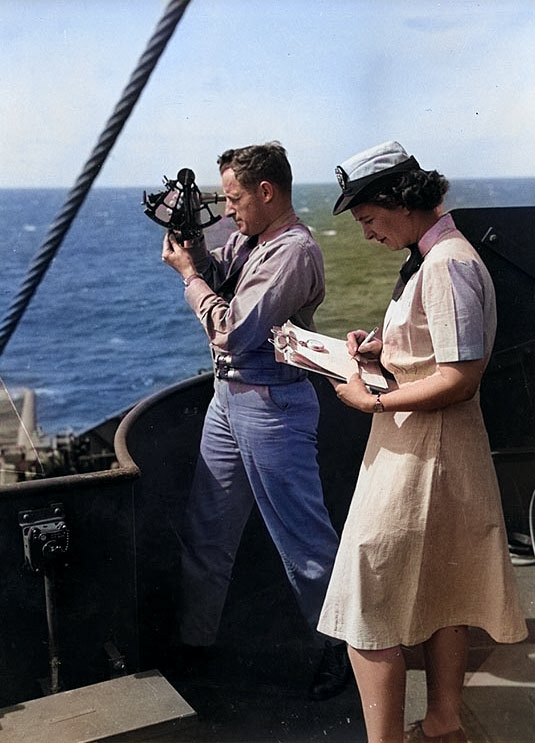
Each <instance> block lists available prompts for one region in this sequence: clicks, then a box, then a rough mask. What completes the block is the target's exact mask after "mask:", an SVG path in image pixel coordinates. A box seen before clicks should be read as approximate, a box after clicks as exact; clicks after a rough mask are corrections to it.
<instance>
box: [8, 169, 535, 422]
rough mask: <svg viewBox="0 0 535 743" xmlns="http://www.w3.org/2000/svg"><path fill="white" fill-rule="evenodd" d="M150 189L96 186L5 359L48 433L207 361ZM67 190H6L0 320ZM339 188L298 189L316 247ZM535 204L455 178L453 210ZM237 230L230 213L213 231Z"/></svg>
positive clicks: (122, 406)
mask: <svg viewBox="0 0 535 743" xmlns="http://www.w3.org/2000/svg"><path fill="white" fill-rule="evenodd" d="M142 190H143V189H142V188H121V189H117V190H114V189H108V188H105V189H104V188H95V189H93V190H92V191H91V192H90V193H89V195H88V197H87V199H86V201H85V203H84V205H83V206H82V208H81V209H80V211H79V213H78V216H77V218H76V220H75V221H74V223H73V225H72V226H71V228H70V230H69V232H68V233H67V235H66V237H65V239H64V241H63V244H62V245H61V247H60V249H59V250H58V252H57V254H56V256H55V258H54V260H53V261H52V263H51V265H50V267H49V269H48V271H47V273H46V274H45V276H44V278H43V280H42V281H41V284H40V286H39V287H38V289H37V292H36V293H35V295H34V297H33V299H32V301H31V302H30V305H29V306H28V308H27V310H26V312H25V314H24V316H23V317H22V319H21V321H20V322H19V325H18V327H17V329H16V330H15V332H14V333H13V335H12V337H11V339H10V340H9V342H8V344H7V346H6V347H5V349H4V352H3V353H2V355H1V356H0V377H1V378H2V380H3V382H4V384H5V385H6V387H7V388H8V390H12V391H14V390H16V389H18V388H21V387H25V388H30V389H33V390H34V391H35V393H36V414H37V419H38V422H39V425H40V427H41V429H42V430H43V431H44V432H46V433H48V434H55V433H57V432H60V431H61V432H63V431H65V430H70V431H72V432H74V433H75V434H78V433H81V432H83V431H86V430H88V429H90V428H91V427H93V426H95V425H97V424H98V423H100V422H102V421H104V420H105V419H106V418H108V417H110V416H112V415H115V414H117V413H120V412H123V411H125V410H127V409H129V408H130V407H132V406H133V405H134V404H135V403H136V402H138V401H139V400H141V399H143V398H145V397H147V396H148V395H150V394H152V393H154V392H156V391H158V390H160V389H162V388H164V387H166V386H168V385H170V384H173V383H175V382H177V381H180V380H183V379H186V378H188V377H190V376H192V375H195V374H197V373H199V372H200V371H203V370H206V369H209V368H210V354H209V351H208V344H207V340H206V337H205V334H204V331H203V330H202V328H201V327H200V324H199V323H198V321H197V320H196V318H195V317H194V316H193V313H192V312H191V310H190V309H189V307H188V306H187V305H186V304H185V302H184V301H183V297H182V295H183V289H182V283H181V281H180V279H179V277H178V275H177V274H176V273H175V272H174V271H172V269H170V268H169V266H167V265H165V264H164V263H162V261H161V257H160V256H161V243H162V238H163V234H164V230H163V228H162V227H159V226H158V225H156V224H155V223H154V222H152V221H151V220H149V219H148V218H147V217H146V216H145V215H144V213H143V208H142V206H141V198H142ZM154 190H158V187H156V188H155V189H154ZM66 195H67V190H62V189H31V188H28V189H16V190H8V189H4V190H1V191H0V236H1V237H0V240H1V243H0V256H1V258H0V260H1V263H0V266H1V268H0V317H2V318H3V317H4V316H5V313H6V312H7V310H8V308H9V307H10V305H11V302H12V301H13V299H14V297H15V296H16V294H17V292H18V290H19V288H20V286H21V284H22V282H23V280H24V279H25V277H26V272H27V270H28V267H29V265H30V263H31V261H32V259H33V258H34V256H35V255H36V253H37V252H38V250H39V248H40V246H41V244H42V242H43V240H44V238H45V236H46V234H47V230H48V228H49V225H50V224H51V223H52V222H53V220H54V219H55V218H56V216H57V214H58V212H59V211H60V209H61V208H62V206H63V203H64V200H65V197H66ZM337 195H338V186H337V185H336V184H335V183H333V184H325V185H317V184H316V185H296V186H295V187H294V206H295V208H296V211H297V212H298V213H299V215H300V216H301V217H302V218H303V220H304V221H305V222H306V223H307V224H310V225H311V226H312V227H313V229H314V231H315V234H316V237H317V239H318V242H319V243H320V245H322V236H324V235H325V236H327V235H328V236H329V240H330V241H332V238H333V235H334V237H335V234H334V233H336V230H337V229H338V223H337V222H336V220H335V221H333V218H332V216H331V213H330V211H331V207H332V204H333V203H334V201H335V199H336V197H337ZM533 204H535V179H501V180H462V181H452V182H451V189H450V192H449V194H448V197H447V201H446V208H448V209H450V208H454V207H461V206H462V207H475V206H526V205H533ZM225 223H226V224H225ZM230 227H231V226H230V225H229V224H228V220H224V222H223V223H219V224H218V226H217V228H216V229H218V230H220V229H222V230H223V231H225V230H226V231H229V230H230ZM353 229H354V228H353ZM208 232H209V231H208ZM211 239H212V241H214V240H215V237H214V236H212V238H211ZM322 247H323V245H322ZM320 329H321V328H320Z"/></svg>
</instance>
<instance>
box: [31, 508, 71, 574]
mask: <svg viewBox="0 0 535 743" xmlns="http://www.w3.org/2000/svg"><path fill="white" fill-rule="evenodd" d="M19 525H20V527H21V528H22V539H23V543H24V561H25V563H26V565H27V566H28V567H29V568H30V570H32V571H33V572H34V573H40V572H42V571H43V570H45V569H46V568H47V567H48V566H49V565H51V564H52V563H53V564H55V565H57V563H58V560H60V559H61V558H63V557H64V556H65V555H66V553H67V552H68V550H69V541H70V532H69V529H68V527H67V524H66V523H65V509H64V507H63V504H62V503H52V504H51V505H50V506H46V507H45V508H36V509H33V510H25V511H19Z"/></svg>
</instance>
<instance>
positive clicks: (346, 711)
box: [158, 543, 535, 743]
mask: <svg viewBox="0 0 535 743" xmlns="http://www.w3.org/2000/svg"><path fill="white" fill-rule="evenodd" d="M251 549H252V547H251V545H245V547H244V550H243V554H244V556H245V555H248V561H249V560H250V559H251V557H253V558H254V554H255V551H257V552H258V554H259V553H260V552H262V551H263V550H265V549H267V550H269V545H268V544H267V543H266V544H259V545H256V550H253V552H252V553H251ZM267 562H269V560H268V561H266V560H265V559H264V563H262V561H258V562H257V563H255V564H257V565H260V566H261V565H262V564H267ZM236 568H237V570H238V571H240V573H242V574H240V576H239V580H237V581H236V582H235V585H240V586H241V588H240V591H241V593H242V595H241V596H236V595H234V596H232V597H231V600H230V601H229V602H228V610H227V611H226V613H225V616H224V620H223V625H222V628H221V632H220V637H219V640H218V643H217V645H216V647H215V648H213V650H212V651H211V652H210V653H208V654H206V656H205V657H204V658H202V659H200V660H199V661H198V662H197V663H193V664H187V665H186V666H184V665H183V664H181V663H180V659H179V658H178V657H177V658H170V663H169V667H168V668H166V669H161V670H162V673H163V674H164V675H165V676H166V678H167V679H168V680H169V681H170V682H171V683H172V684H173V686H174V687H175V688H176V689H177V690H178V691H179V693H180V694H181V695H182V696H183V697H184V699H185V700H186V701H187V702H188V703H189V704H190V705H191V706H192V707H193V708H194V709H195V710H196V712H197V715H198V717H197V720H196V722H195V723H194V724H193V725H191V726H188V728H187V729H184V730H182V731H181V732H180V733H175V734H174V735H169V736H166V737H164V738H161V740H162V741H166V742H167V743H178V741H187V742H188V743H193V742H198V743H201V741H202V743H211V742H212V741H213V742H214V743H216V742H219V743H221V742H223V741H232V742H233V743H236V742H237V741H247V742H248V743H253V741H255V742H262V743H268V741H269V742H271V741H273V742H274V741H288V742H291V743H313V742H314V741H326V742H327V743H350V742H351V743H359V742H364V741H366V733H365V727H364V722H363V718H362V709H361V705H360V700H359V697H358V694H357V690H356V686H355V684H354V682H352V683H351V684H350V685H349V686H348V687H347V688H346V690H345V691H344V692H343V693H342V694H340V695H339V696H338V697H335V698H333V699H330V700H328V701H323V702H313V701H310V700H308V699H307V695H306V692H307V686H308V683H309V682H310V679H311V677H312V674H313V672H314V668H315V665H316V663H317V662H318V658H319V654H318V651H317V650H314V649H312V648H311V646H310V643H309V642H308V641H307V637H306V629H305V628H304V627H303V625H302V624H301V620H300V617H299V615H298V613H297V611H296V612H295V614H291V613H290V612H289V611H288V606H289V605H291V603H290V602H289V601H288V596H284V595H283V594H284V589H281V585H282V584H281V583H277V584H276V585H275V584H274V585H271V586H270V585H269V583H268V582H267V581H268V580H269V579H268V573H266V575H265V576H264V575H262V572H261V571H259V572H257V573H255V574H254V575H253V574H252V573H253V571H251V570H250V562H249V564H248V565H246V564H244V562H241V563H240V562H239V561H238V563H237V566H236ZM247 568H249V569H247ZM515 574H516V578H517V581H518V585H519V588H520V593H521V597H522V601H523V606H524V609H525V615H526V618H527V622H528V628H529V637H528V638H527V639H526V640H525V641H524V642H523V643H519V644H515V645H510V646H506V645H497V644H496V643H494V642H493V641H492V640H490V638H489V637H488V636H487V635H486V633H484V632H482V631H477V630H471V642H470V656H469V666H468V672H467V675H466V681H465V690H464V708H463V724H464V727H465V730H466V732H467V735H468V737H469V740H470V743H533V741H535V566H534V565H522V566H516V567H515ZM260 606H261V607H262V611H261V612H259V611H258V607H260ZM266 607H267V610H266ZM408 665H409V671H408V684H407V703H406V720H407V722H412V721H413V720H416V719H421V718H422V717H423V715H424V710H425V675H424V671H423V665H422V661H421V656H420V654H419V653H418V652H417V651H414V650H413V651H411V652H409V653H408ZM158 740H160V738H158Z"/></svg>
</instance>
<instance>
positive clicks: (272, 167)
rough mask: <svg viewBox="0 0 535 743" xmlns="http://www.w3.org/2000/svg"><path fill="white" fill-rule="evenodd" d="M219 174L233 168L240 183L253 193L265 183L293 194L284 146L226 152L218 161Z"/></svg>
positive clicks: (271, 145) (265, 146) (258, 147)
mask: <svg viewBox="0 0 535 743" xmlns="http://www.w3.org/2000/svg"><path fill="white" fill-rule="evenodd" d="M217 164H218V165H219V172H220V173H223V172H224V171H225V170H227V168H232V170H233V171H234V174H235V176H236V180H237V181H238V183H240V184H241V185H242V186H243V187H244V188H245V189H247V190H248V191H251V190H253V189H255V188H256V187H257V186H258V184H259V183H261V182H262V181H269V182H270V183H274V184H275V185H277V186H278V187H279V188H280V189H281V191H283V192H284V193H291V191H292V169H291V167H290V163H289V162H288V158H287V156H286V150H285V149H284V147H283V146H282V145H281V143H280V142H276V141H275V142H267V143H266V144H258V145H251V146H249V147H241V148H240V149H237V150H226V151H225V152H224V153H223V154H222V155H221V156H220V157H219V158H218V160H217Z"/></svg>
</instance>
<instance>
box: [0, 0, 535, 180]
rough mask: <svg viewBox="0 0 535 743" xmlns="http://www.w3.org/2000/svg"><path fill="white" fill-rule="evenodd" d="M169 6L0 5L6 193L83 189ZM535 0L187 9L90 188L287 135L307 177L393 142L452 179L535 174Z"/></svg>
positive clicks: (270, 3)
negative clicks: (90, 163)
mask: <svg viewBox="0 0 535 743" xmlns="http://www.w3.org/2000/svg"><path fill="white" fill-rule="evenodd" d="M166 5H167V2H165V0H0V187H2V188H14V187H71V186H72V185H73V184H74V183H75V181H76V178H77V177H78V175H79V174H80V173H81V171H82V169H83V167H84V165H85V163H86V162H87V160H88V158H89V156H90V154H91V152H92V150H93V148H94V146H95V145H96V143H97V141H98V138H99V136H100V134H101V132H102V131H103V129H104V127H105V126H106V124H107V122H108V120H109V118H110V116H111V114H112V112H113V110H114V108H115V106H116V104H117V102H118V101H119V100H120V98H121V95H122V93H123V91H124V89H125V88H126V86H127V84H128V82H129V80H130V76H131V75H132V73H133V71H134V69H135V67H136V65H137V63H138V61H139V59H140V57H141V56H142V54H143V53H144V51H145V48H146V45H147V43H148V41H149V39H150V38H151V36H152V34H153V33H154V30H155V28H156V26H157V23H158V22H159V20H160V18H161V17H162V15H163V14H164V12H165V8H166ZM533 39H535V0H479V1H476V0H443V1H441V2H438V1H437V0H190V3H189V5H188V7H187V9H186V12H185V13H184V15H183V17H182V19H181V21H180V22H179V24H178V26H177V28H176V30H175V32H174V35H173V37H172V38H171V40H170V42H169V44H168V46H167V48H166V50H165V52H164V53H163V55H162V56H161V58H160V60H159V62H158V65H157V67H156V69H155V70H154V72H153V73H152V76H151V77H150V79H149V81H148V84H147V86H146V87H145V89H144V91H143V93H142V95H141V97H140V99H139V101H138V102H137V105H136V107H135V109H134V111H133V113H132V114H131V116H130V118H129V120H128V122H127V124H126V126H125V128H124V129H123V131H122V133H121V135H120V137H119V139H118V141H117V142H116V144H115V146H114V148H113V149H112V151H111V153H110V155H109V156H108V159H107V161H106V163H105V164H104V166H103V168H102V169H101V171H100V173H99V175H98V177H97V179H96V181H95V184H94V185H95V186H107V187H126V186H135V187H140V186H141V187H145V186H146V187H147V188H153V187H154V186H158V185H159V184H161V181H162V177H163V175H166V176H168V177H169V178H174V177H175V176H176V173H177V171H178V170H180V169H181V168H183V167H189V168H192V169H193V170H194V171H195V173H196V175H197V183H198V184H199V185H200V186H201V187H202V186H203V185H213V184H217V183H218V181H219V174H218V170H217V165H216V161H217V156H218V155H219V154H221V152H223V151H224V150H226V149H228V148H229V147H242V146H245V145H249V144H254V143H261V142H266V141H269V140H274V139H277V140H279V141H280V142H282V144H283V145H284V147H285V148H286V150H287V152H288V156H289V159H290V162H291V163H292V168H293V173H294V180H295V182H296V183H328V182H331V181H333V182H334V167H335V166H336V165H337V164H339V163H340V162H342V161H343V160H346V159H347V158H349V157H350V156H352V155H353V154H355V153H356V152H359V151H361V150H363V149H366V148H368V147H371V146H373V145H375V144H379V143H380V142H384V141H388V140H397V141H398V142H400V143H401V144H402V145H403V146H404V147H405V149H407V150H408V152H409V153H410V154H413V155H415V156H416V158H417V159H418V160H419V162H420V164H421V166H422V167H424V168H426V169H433V168H436V169H437V170H439V171H440V172H442V173H444V174H445V175H446V176H447V177H448V178H463V177H464V178H501V177H526V176H527V177H532V176H535V132H534V125H533V122H534V121H535V44H534V43H533Z"/></svg>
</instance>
